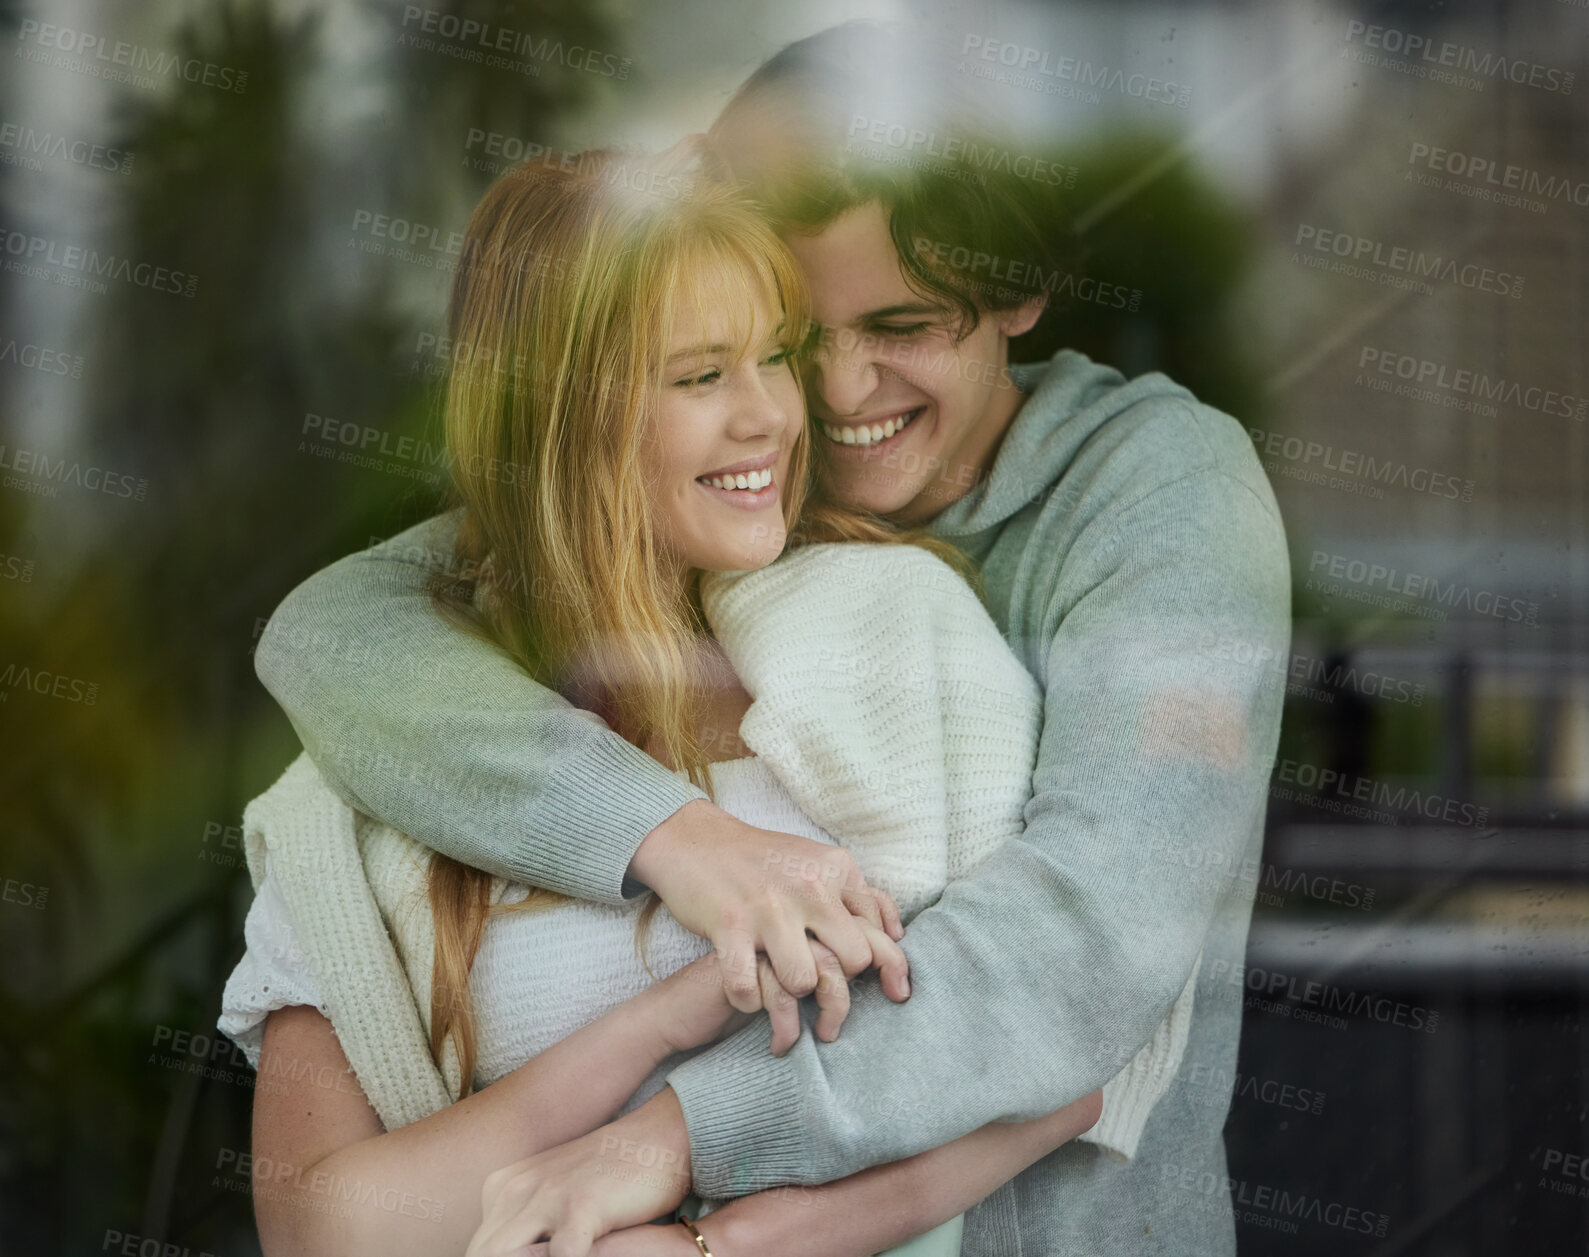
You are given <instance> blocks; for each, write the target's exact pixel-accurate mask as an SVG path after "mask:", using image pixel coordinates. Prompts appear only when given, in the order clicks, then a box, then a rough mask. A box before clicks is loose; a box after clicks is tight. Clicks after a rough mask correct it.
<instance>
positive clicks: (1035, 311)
mask: <svg viewBox="0 0 1589 1257" xmlns="http://www.w3.org/2000/svg"><path fill="white" fill-rule="evenodd" d="M1047 305H1048V294H1047V293H1044V294H1043V295H1042V296H1040V297H1032V298H1030V299H1029V300H1027V301H1024V302H1022V303H1021V304H1020V305H1018V306H1011V307H1010V308H1009V309H1008V310H1000V311H999V312H998V319H997V322H998V325H999V331H1001V332H1003V333H1004V334H1005V336H1009V337H1015V336H1019V335H1021V334H1022V333H1023V332H1029V331H1031V330H1032V328H1033V327H1034V326H1036V324H1037V320H1038V318H1039V317H1040V316H1041V315H1042V313H1043V308H1044V307H1045V306H1047Z"/></svg>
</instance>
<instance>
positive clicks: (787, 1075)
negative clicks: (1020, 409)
mask: <svg viewBox="0 0 1589 1257" xmlns="http://www.w3.org/2000/svg"><path fill="white" fill-rule="evenodd" d="M1092 528H1094V529H1098V528H1103V529H1106V530H1107V532H1106V534H1105V535H1103V536H1102V537H1100V538H1095V539H1091V540H1090V541H1089V545H1088V549H1087V553H1086V556H1085V559H1082V560H1077V558H1076V554H1079V553H1080V551H1079V549H1078V551H1076V554H1073V555H1072V556H1069V557H1065V556H1058V555H1057V556H1056V562H1058V560H1059V558H1060V557H1065V563H1064V572H1063V574H1062V576H1061V577H1060V579H1059V581H1058V583H1057V585H1056V586H1055V588H1054V593H1053V596H1052V597H1050V598H1049V599H1048V600H1047V602H1046V603H1045V604H1044V605H1043V606H1039V607H1034V608H1033V609H1032V610H1031V613H1030V618H1029V619H1026V620H1023V622H1022V623H1020V624H1012V625H1011V630H1010V634H1011V637H1012V639H1018V640H1020V641H1025V642H1030V643H1033V646H1032V650H1031V651H1029V652H1028V653H1029V654H1030V655H1033V656H1035V658H1036V659H1037V660H1038V662H1039V664H1040V669H1041V671H1042V673H1043V675H1042V676H1040V677H1039V679H1040V681H1041V682H1042V683H1043V686H1044V691H1045V698H1044V727H1043V734H1042V739H1041V743H1040V747H1039V753H1038V763H1037V769H1036V773H1035V776H1034V790H1035V794H1034V797H1033V799H1032V800H1031V803H1030V804H1029V805H1028V808H1027V812H1026V822H1027V825H1026V830H1025V833H1024V835H1023V836H1022V837H1021V838H1019V839H1016V840H1013V841H1010V842H1007V843H1005V844H1004V845H1003V846H1002V847H1000V848H999V849H998V850H997V851H995V852H994V854H993V855H991V856H989V857H988V858H987V859H986V860H985V861H984V862H983V863H982V864H981V865H979V866H978V867H977V868H976V869H974V870H973V871H972V872H971V873H970V874H969V875H968V876H966V877H965V878H963V879H961V880H959V881H956V882H953V883H951V884H950V886H949V888H948V889H947V891H946V892H945V893H944V895H943V897H942V899H941V900H940V901H939V902H938V904H937V905H935V906H934V907H931V908H929V909H927V910H926V911H924V912H922V913H921V914H920V915H919V916H917V917H916V918H915V920H914V922H913V923H912V924H911V927H910V930H909V933H908V935H907V937H906V942H905V949H906V952H907V954H908V955H909V957H910V964H911V973H912V981H913V988H914V994H913V996H912V998H911V1000H910V1001H909V1003H907V1004H905V1005H904V1006H902V1007H889V1006H886V1004H885V1002H884V1001H883V1000H882V999H881V998H880V997H879V993H878V992H877V990H876V988H875V987H872V986H869V985H868V986H864V987H862V988H859V989H857V990H856V992H855V995H854V1005H853V1010H852V1014H851V1017H850V1019H849V1021H848V1022H847V1023H846V1026H845V1032H844V1034H843V1035H842V1037H840V1038H839V1039H838V1040H837V1041H836V1042H833V1043H823V1044H820V1045H819V1044H817V1043H816V1042H815V1041H814V1040H813V1039H812V1038H811V1037H810V1036H805V1037H802V1039H801V1040H800V1042H799V1043H798V1044H797V1045H796V1047H795V1049H794V1050H793V1051H791V1052H790V1053H789V1054H788V1055H787V1056H785V1057H783V1058H781V1059H771V1058H769V1057H767V1056H766V1054H765V1052H764V1051H761V1052H758V1051H757V1050H756V1048H757V1046H758V1039H757V1037H756V1036H754V1035H750V1034H747V1033H743V1032H742V1033H741V1034H740V1035H738V1036H735V1037H734V1038H732V1039H730V1040H728V1041H726V1042H725V1043H722V1044H719V1045H718V1046H717V1047H716V1048H714V1049H712V1050H711V1051H709V1052H707V1053H704V1054H702V1055H700V1056H697V1057H695V1058H694V1059H692V1060H691V1061H688V1062H686V1063H685V1064H683V1065H681V1066H680V1067H679V1068H678V1069H676V1070H675V1071H674V1072H673V1074H672V1075H671V1076H670V1079H669V1082H670V1084H671V1086H672V1089H673V1090H674V1091H675V1092H676V1093H677V1096H678V1101H679V1104H680V1105H681V1106H682V1116H683V1119H684V1121H685V1122H686V1123H687V1126H688V1141H689V1155H690V1159H691V1162H692V1167H693V1173H694V1178H695V1183H696V1186H697V1190H699V1191H700V1192H701V1193H702V1194H704V1195H712V1196H736V1195H743V1194H746V1193H749V1192H753V1191H757V1190H761V1189H763V1188H765V1187H768V1186H772V1185H776V1184H779V1183H807V1184H809V1183H820V1182H826V1181H829V1180H832V1179H835V1178H839V1177H843V1176H845V1175H848V1174H853V1173H855V1172H857V1171H859V1170H861V1169H864V1168H866V1167H867V1166H870V1165H875V1164H878V1163H881V1162H884V1161H894V1160H899V1159H902V1158H904V1157H908V1156H912V1155H915V1154H916V1153H919V1152H921V1151H923V1150H925V1149H927V1148H931V1147H935V1146H938V1145H940V1144H943V1143H946V1142H948V1141H950V1140H952V1139H955V1138H958V1137H959V1136H961V1135H964V1134H966V1133H967V1132H969V1131H972V1130H975V1129H977V1128H978V1127H980V1126H982V1125H984V1124H986V1123H987V1122H989V1121H997V1120H1001V1119H1002V1120H1028V1119H1031V1118H1033V1117H1036V1116H1038V1115H1040V1114H1042V1113H1046V1112H1049V1111H1051V1110H1053V1109H1055V1108H1058V1107H1060V1106H1061V1105H1063V1104H1066V1103H1069V1102H1071V1101H1073V1100H1075V1099H1078V1098H1079V1097H1081V1096H1083V1095H1086V1094H1087V1093H1088V1092H1090V1091H1092V1090H1094V1089H1096V1088H1097V1087H1099V1086H1100V1085H1101V1084H1102V1083H1103V1082H1104V1081H1105V1080H1106V1079H1107V1078H1109V1077H1110V1076H1112V1075H1113V1074H1114V1073H1115V1072H1116V1071H1117V1070H1118V1069H1119V1067H1120V1066H1121V1065H1122V1064H1123V1063H1124V1059H1122V1058H1121V1057H1120V1055H1119V1054H1118V1053H1116V1052H1113V1051H1100V1045H1127V1044H1129V1045H1131V1046H1132V1048H1133V1050H1134V1047H1135V1046H1136V1045H1138V1044H1141V1043H1143V1042H1146V1040H1147V1039H1148V1037H1149V1036H1150V1034H1151V1033H1152V1031H1153V1029H1154V1027H1155V1026H1156V1025H1157V1024H1158V1023H1159V1021H1160V1020H1161V1019H1162V1018H1163V1017H1164V1015H1165V1012H1166V1010H1167V1009H1168V1008H1169V1007H1170V1005H1171V1003H1172V1002H1173V1001H1174V999H1175V997H1176V995H1177V994H1178V993H1179V992H1180V990H1181V989H1182V987H1183V986H1184V984H1185V982H1186V979H1187V976H1188V974H1189V973H1190V972H1191V969H1192V965H1193V962H1194V960H1195V959H1196V956H1197V954H1198V951H1199V949H1200V947H1201V946H1202V943H1203V938H1204V935H1205V934H1206V932H1207V930H1208V927H1209V924H1210V922H1211V920H1212V918H1213V914H1214V911H1215V908H1216V905H1217V903H1218V901H1219V899H1220V896H1221V893H1222V891H1223V889H1224V888H1223V886H1222V885H1221V884H1219V883H1218V882H1217V881H1216V880H1214V879H1209V878H1199V877H1188V876H1186V868H1187V864H1186V863H1185V862H1184V861H1170V860H1166V859H1165V858H1163V854H1162V853H1163V852H1164V851H1165V850H1167V849H1174V845H1177V844H1184V846H1185V848H1186V849H1187V850H1195V851H1197V852H1201V853H1205V854H1206V855H1211V854H1212V853H1213V852H1215V851H1218V852H1220V853H1222V854H1223V855H1224V856H1225V857H1226V860H1227V863H1226V867H1236V866H1238V865H1239V860H1238V859H1234V858H1231V857H1232V856H1233V855H1234V854H1235V853H1237V852H1239V851H1240V850H1241V849H1242V848H1243V846H1244V845H1245V844H1247V843H1249V842H1251V841H1252V838H1253V835H1254V833H1255V832H1256V830H1257V827H1258V826H1259V825H1260V823H1261V818H1262V815H1263V809H1264V805H1265V801H1266V784H1267V778H1268V774H1269V772H1270V769H1271V766H1272V761H1273V755H1274V750H1275V743H1276V739H1277V736H1278V731H1279V722H1280V707H1281V700H1282V697H1283V673H1282V672H1281V671H1280V670H1279V665H1278V664H1277V663H1275V662H1271V663H1270V665H1269V666H1267V667H1266V666H1262V665H1261V664H1260V665H1256V666H1255V665H1254V664H1253V663H1252V662H1251V660H1252V659H1253V658H1254V655H1255V654H1256V655H1257V657H1258V658H1260V659H1268V660H1270V661H1281V660H1284V658H1285V651H1286V648H1287V641H1288V637H1289V615H1288V612H1289V600H1290V584H1289V564H1288V559H1287V556H1286V551H1285V542H1284V535H1283V532H1282V530H1281V527H1280V524H1279V520H1278V518H1277V517H1276V516H1275V515H1274V513H1273V507H1272V499H1271V498H1268V497H1267V495H1265V497H1264V498H1260V497H1259V496H1258V495H1257V494H1256V493H1254V492H1253V490H1252V489H1250V488H1249V487H1247V486H1246V485H1245V484H1243V483H1241V482H1240V481H1238V480H1236V479H1234V478H1232V477H1230V476H1227V475H1225V474H1223V473H1221V472H1218V471H1215V470H1205V471H1200V472H1194V473H1191V474H1189V475H1188V476H1187V477H1186V478H1184V479H1182V480H1179V481H1175V482H1172V483H1170V484H1168V485H1164V486H1162V487H1160V488H1159V489H1157V490H1155V491H1154V492H1153V493H1151V494H1150V495H1149V496H1148V497H1146V498H1145V499H1143V500H1141V501H1139V502H1137V503H1136V504H1135V505H1132V506H1130V507H1128V508H1126V509H1125V510H1123V511H1122V512H1119V513H1118V514H1116V515H1115V516H1114V517H1113V518H1110V519H1106V520H1100V521H1097V522H1096V523H1095V524H1093V525H1092ZM1043 642H1046V643H1047V644H1046V646H1044V645H1042V644H1041V643H1043ZM1233 643H1234V644H1237V647H1238V648H1237V649H1230V648H1229V647H1230V646H1231V644H1233ZM1222 647H1223V648H1222ZM1238 658H1239V659H1242V660H1246V661H1247V662H1236V659H1238ZM1166 844H1171V845H1170V846H1168V847H1167V846H1166ZM1204 866H1205V867H1206V866H1207V862H1206V861H1205V863H1204ZM761 1035H762V1037H763V1038H764V1035H765V1031H764V1030H763V1031H761ZM1129 1055H1130V1053H1129V1052H1126V1053H1125V1057H1126V1058H1129ZM648 1107H650V1106H648ZM626 1120H627V1119H626ZM796 1134H797V1135H798V1137H795V1135H796Z"/></svg>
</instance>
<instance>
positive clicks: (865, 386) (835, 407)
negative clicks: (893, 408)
mask: <svg viewBox="0 0 1589 1257" xmlns="http://www.w3.org/2000/svg"><path fill="white" fill-rule="evenodd" d="M863 347H864V346H863V344H862V343H861V342H860V340H859V338H842V339H841V338H835V340H834V341H832V342H830V343H828V344H825V345H822V346H819V347H818V349H817V351H816V352H815V353H814V354H812V355H811V366H810V373H809V376H808V379H809V382H810V383H811V385H812V386H813V387H814V388H815V390H816V392H817V394H818V396H820V397H821V399H822V408H823V409H824V410H825V411H826V412H827V413H828V414H829V415H831V416H833V417H834V418H835V419H842V418H844V417H845V416H848V415H855V414H858V413H859V412H860V410H861V408H862V407H863V406H864V405H865V404H866V399H867V398H869V397H870V396H871V395H872V394H873V392H875V391H876V389H877V368H876V366H875V365H874V364H873V363H872V362H871V361H870V360H869V358H868V357H867V356H866V355H865V354H863V352H862V349H863Z"/></svg>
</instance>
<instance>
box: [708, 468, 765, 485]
mask: <svg viewBox="0 0 1589 1257" xmlns="http://www.w3.org/2000/svg"><path fill="white" fill-rule="evenodd" d="M701 479H702V480H703V481H704V482H705V483H707V484H709V485H711V486H712V488H714V489H765V488H766V487H767V486H768V485H770V484H771V483H772V468H771V467H764V468H762V470H760V471H742V472H739V473H737V474H736V475H732V476H702V477H701Z"/></svg>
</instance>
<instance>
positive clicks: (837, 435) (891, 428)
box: [822, 409, 921, 445]
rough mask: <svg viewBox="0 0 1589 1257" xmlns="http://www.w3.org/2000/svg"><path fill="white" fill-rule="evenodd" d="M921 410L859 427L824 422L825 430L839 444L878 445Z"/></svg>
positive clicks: (830, 438)
mask: <svg viewBox="0 0 1589 1257" xmlns="http://www.w3.org/2000/svg"><path fill="white" fill-rule="evenodd" d="M920 413H921V411H920V410H919V409H918V410H912V411H909V412H908V413H906V414H903V415H901V416H899V418H897V419H888V420H885V421H884V422H883V423H874V424H872V425H871V426H870V427H868V426H866V425H864V424H863V425H862V426H861V427H859V428H839V427H834V426H833V425H832V424H823V425H822V427H823V430H824V431H825V432H826V433H827V434H828V440H830V441H832V442H834V443H835V444H838V445H876V444H877V443H878V442H879V441H886V440H888V438H889V437H891V436H893V435H894V433H896V432H898V431H899V430H900V429H901V428H903V427H905V425H906V424H908V423H910V422H911V421H912V420H913V419H915V417H916V416H917V415H918V414H920Z"/></svg>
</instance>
